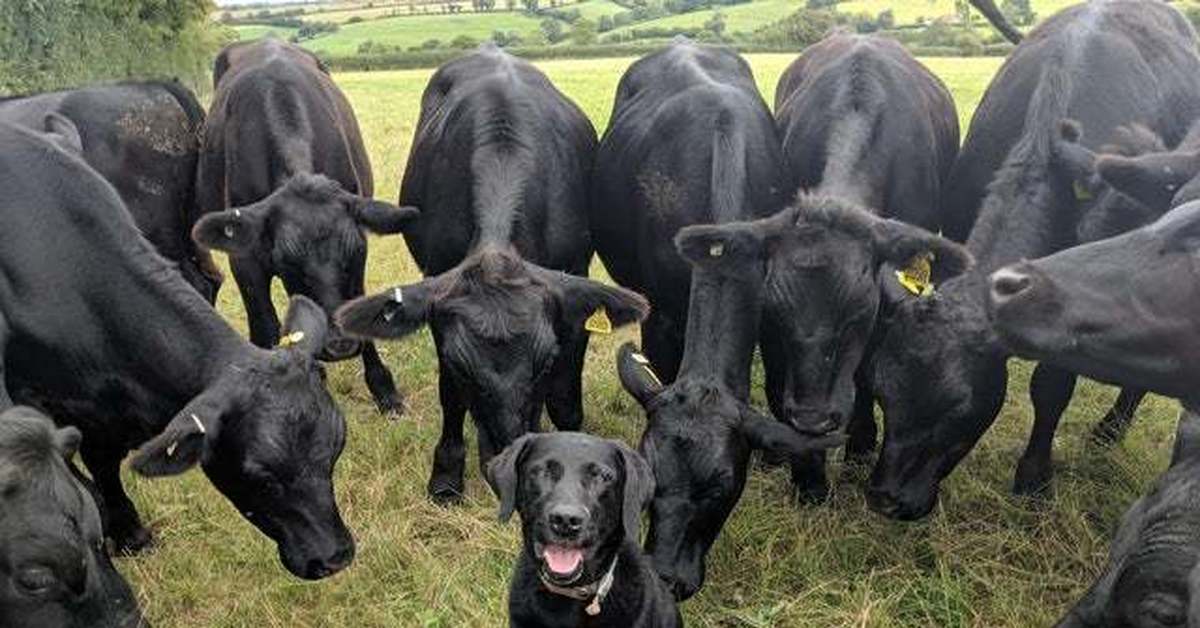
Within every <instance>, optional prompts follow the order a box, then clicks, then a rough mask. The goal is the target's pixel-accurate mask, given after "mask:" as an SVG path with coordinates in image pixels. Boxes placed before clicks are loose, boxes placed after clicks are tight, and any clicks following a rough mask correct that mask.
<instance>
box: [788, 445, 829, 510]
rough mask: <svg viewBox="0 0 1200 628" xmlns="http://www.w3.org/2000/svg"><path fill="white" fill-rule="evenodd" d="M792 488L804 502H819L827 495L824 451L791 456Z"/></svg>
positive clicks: (827, 485)
mask: <svg viewBox="0 0 1200 628" xmlns="http://www.w3.org/2000/svg"><path fill="white" fill-rule="evenodd" d="M792 488H794V489H795V491H796V498H797V499H799V500H800V502H801V503H804V504H819V503H821V502H823V501H825V500H826V498H828V497H829V478H827V477H826V476H825V452H823V451H819V452H813V453H811V454H804V455H803V456H795V457H793V458H792Z"/></svg>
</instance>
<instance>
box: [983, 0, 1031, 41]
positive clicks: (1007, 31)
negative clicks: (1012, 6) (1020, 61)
mask: <svg viewBox="0 0 1200 628" xmlns="http://www.w3.org/2000/svg"><path fill="white" fill-rule="evenodd" d="M971 4H972V5H974V6H975V8H976V9H979V12H980V13H982V14H983V17H985V18H987V21H989V22H991V23H992V26H994V27H995V28H996V30H998V31H1000V34H1001V35H1003V36H1004V38H1005V39H1007V40H1008V41H1011V42H1012V43H1014V44H1019V43H1021V40H1022V39H1024V38H1025V36H1024V35H1022V34H1021V31H1019V30H1017V28H1016V27H1015V26H1013V25H1012V23H1011V22H1009V21H1008V18H1006V17H1004V13H1002V12H1001V11H1000V9H999V8H998V7H997V6H996V2H995V0H971Z"/></svg>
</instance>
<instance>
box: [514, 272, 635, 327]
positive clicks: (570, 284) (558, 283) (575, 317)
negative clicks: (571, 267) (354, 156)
mask: <svg viewBox="0 0 1200 628" xmlns="http://www.w3.org/2000/svg"><path fill="white" fill-rule="evenodd" d="M529 266H533V265H532V264H530V265H529ZM531 270H535V272H536V273H537V274H539V275H541V276H542V277H543V280H544V281H546V283H547V284H549V285H550V286H551V290H552V292H553V294H554V296H555V299H556V300H557V302H558V311H559V316H560V319H561V322H562V324H563V325H565V326H566V327H567V328H569V329H576V328H580V327H584V326H585V322H587V321H588V320H589V319H591V320H592V321H593V323H594V324H597V325H599V326H600V327H599V328H597V329H598V330H600V331H603V332H607V331H610V330H611V328H612V327H621V326H622V325H628V324H630V323H636V322H638V321H640V320H642V319H644V318H646V316H647V315H648V314H649V313H650V304H649V303H648V302H647V301H646V299H645V298H644V297H643V296H642V295H640V294H638V293H636V292H634V291H632V290H626V289H625V288H619V287H617V286H609V285H605V284H602V283H600V282H598V281H592V280H591V279H588V278H586V277H576V276H575V275H568V274H566V273H558V272H554V271H548V270H546V269H543V268H540V267H534V268H532V269H531ZM594 317H600V318H603V319H604V320H603V321H598V320H597V319H596V318H594ZM589 327H590V325H589Z"/></svg>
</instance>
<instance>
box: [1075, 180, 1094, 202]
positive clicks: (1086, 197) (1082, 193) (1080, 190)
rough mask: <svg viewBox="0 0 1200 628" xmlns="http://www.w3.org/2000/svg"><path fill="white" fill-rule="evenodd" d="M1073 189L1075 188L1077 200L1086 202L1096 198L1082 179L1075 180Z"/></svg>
mask: <svg viewBox="0 0 1200 628" xmlns="http://www.w3.org/2000/svg"><path fill="white" fill-rule="evenodd" d="M1071 189H1073V190H1075V200H1077V201H1080V202H1085V201H1090V200H1092V199H1093V198H1095V197H1094V196H1092V191H1091V190H1089V189H1087V188H1086V187H1084V185H1083V182H1082V181H1075V182H1074V183H1072V184H1071Z"/></svg>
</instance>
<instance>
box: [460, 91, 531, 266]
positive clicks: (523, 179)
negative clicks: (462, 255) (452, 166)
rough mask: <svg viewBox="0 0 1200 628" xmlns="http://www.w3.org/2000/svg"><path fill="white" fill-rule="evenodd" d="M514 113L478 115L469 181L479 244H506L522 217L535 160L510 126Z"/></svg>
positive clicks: (500, 110)
mask: <svg viewBox="0 0 1200 628" xmlns="http://www.w3.org/2000/svg"><path fill="white" fill-rule="evenodd" d="M515 117H516V116H515V114H512V113H511V112H508V111H506V110H504V109H503V108H497V109H493V110H488V109H486V108H484V110H482V111H479V112H477V118H476V121H475V130H474V134H475V137H474V151H473V152H472V154H471V178H472V192H473V197H474V200H473V202H474V207H473V208H472V209H473V210H474V212H475V220H476V221H477V222H476V225H477V228H478V230H479V231H478V233H479V238H480V240H481V241H483V240H486V241H493V242H497V243H507V242H509V241H510V240H511V237H512V234H513V232H514V230H515V228H516V225H517V223H518V222H520V221H521V220H523V219H524V216H522V215H521V213H522V207H523V206H524V203H525V195H526V194H527V193H528V192H529V191H530V190H529V189H528V188H527V186H529V185H531V184H532V183H533V163H534V157H533V154H532V151H531V150H530V148H529V147H528V146H527V145H525V144H524V142H522V141H521V139H520V134H519V133H517V132H516V129H515V126H514V125H513V122H512V121H513V118H515Z"/></svg>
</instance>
